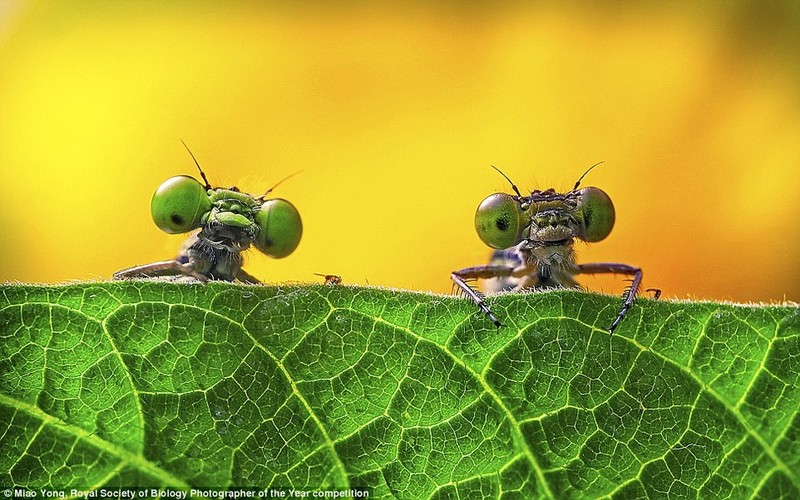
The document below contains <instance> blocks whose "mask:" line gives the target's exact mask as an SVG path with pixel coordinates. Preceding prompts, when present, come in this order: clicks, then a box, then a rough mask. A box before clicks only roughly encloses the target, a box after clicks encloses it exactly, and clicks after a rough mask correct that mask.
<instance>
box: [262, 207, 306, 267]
mask: <svg viewBox="0 0 800 500" xmlns="http://www.w3.org/2000/svg"><path fill="white" fill-rule="evenodd" d="M256 224H258V228H259V231H258V235H257V236H256V241H255V242H254V244H255V246H256V248H258V249H259V250H261V251H262V252H264V253H265V254H267V255H269V256H270V257H273V258H275V259H280V258H282V257H286V256H287V255H289V254H290V253H292V252H294V249H295V248H297V245H298V244H299V243H300V237H301V236H303V222H302V221H301V220H300V214H299V213H298V212H297V209H296V208H294V205H292V204H291V203H289V202H288V201H286V200H284V199H281V198H276V199H274V200H267V201H265V202H264V204H263V205H261V209H260V210H259V211H258V212H256Z"/></svg>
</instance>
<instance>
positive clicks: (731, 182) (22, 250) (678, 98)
mask: <svg viewBox="0 0 800 500" xmlns="http://www.w3.org/2000/svg"><path fill="white" fill-rule="evenodd" d="M799 49H800V3H798V2H796V1H782V2H781V1H778V2H759V1H739V2H701V3H697V4H696V3H695V2H689V1H686V2H670V3H669V4H668V5H666V4H664V5H662V4H659V3H639V2H622V3H620V4H619V5H617V6H615V5H612V4H611V3H604V4H602V6H599V4H598V5H595V6H594V7H587V5H585V4H584V3H583V2H551V3H548V2H533V3H530V4H528V3H523V2H520V3H515V2H500V3H495V2H491V3H490V2H486V3H481V2H467V3H461V2H445V1H440V2H434V3H423V2H411V3H404V2H398V3H378V4H373V3H371V2H356V3H353V4H342V3H337V4H336V5H335V6H334V5H333V4H329V3H325V2H319V3H317V2H189V1H179V2H163V3H162V2H156V1H145V2H94V1H74V2H25V1H17V0H0V172H1V173H2V187H3V200H2V201H3V208H2V211H0V256H1V258H0V282H2V281H22V282H47V283H59V282H69V281H73V280H94V279H107V278H108V277H109V276H110V275H111V274H112V273H113V272H114V271H116V270H118V269H121V268H125V267H129V266H132V265H136V264H144V263H148V262H153V261H157V260H163V259H166V258H170V257H172V256H174V255H175V253H176V252H177V250H178V248H179V247H180V245H181V242H182V241H183V237H182V236H170V235H167V234H165V233H161V232H160V231H159V230H158V228H156V226H155V225H154V224H153V223H152V221H151V219H150V214H149V203H150V197H151V195H152V193H153V192H154V190H155V189H156V187H157V186H158V185H159V184H160V183H161V182H162V181H163V180H165V179H166V178H168V177H170V176H173V175H177V174H188V175H192V176H195V177H196V176H197V174H196V170H195V167H194V164H193V163H192V160H191V158H190V157H189V155H188V154H187V152H186V151H185V150H184V148H183V146H182V145H181V142H180V141H181V139H183V140H185V141H186V143H187V144H188V145H189V147H190V148H191V149H192V151H193V153H194V154H195V156H196V157H197V158H198V161H199V162H200V164H201V165H202V166H203V168H204V170H205V171H206V173H207V174H208V176H209V179H210V180H211V182H212V183H213V184H216V185H219V186H224V187H227V186H229V185H237V186H238V187H240V188H241V189H242V190H244V191H248V192H253V193H256V194H260V193H261V192H263V191H264V190H265V189H266V188H268V187H269V186H271V185H273V184H274V183H275V182H276V181H277V180H279V179H281V178H283V177H284V176H286V175H288V174H291V173H293V172H296V171H299V170H302V173H301V174H300V175H298V176H296V177H293V178H292V179H290V180H288V181H286V182H285V183H284V184H282V185H281V186H280V187H278V188H277V189H276V190H275V191H274V192H273V194H274V195H275V196H278V197H283V198H287V199H289V200H291V201H292V202H293V203H294V204H295V205H296V206H297V207H298V209H299V210H300V212H301V214H302V217H303V221H304V225H305V233H304V236H303V240H302V241H301V243H300V247H299V248H298V250H297V251H296V252H295V253H294V254H292V255H291V256H289V257H287V258H286V259H283V260H271V259H269V258H268V257H266V256H264V255H261V254H259V253H258V252H257V251H255V250H251V251H250V252H248V254H247V256H246V259H247V261H246V265H245V269H247V270H248V271H249V272H250V273H251V274H253V275H255V276H257V277H259V278H261V279H262V280H264V281H267V282H284V281H293V282H321V279H320V278H318V277H316V276H314V274H313V273H326V274H338V275H341V276H343V278H344V280H345V282H346V283H355V284H367V283H368V284H370V285H379V286H390V287H400V288H407V289H413V290H420V291H428V290H430V291H435V292H449V291H450V289H451V285H450V280H449V274H450V272H451V271H453V270H455V269H459V268H462V267H467V266H472V265H478V264H481V263H484V262H485V261H486V259H487V257H488V254H489V249H488V248H486V247H485V246H483V244H482V243H481V241H480V240H479V239H478V237H477V236H476V234H475V231H474V227H473V216H474V212H475V208H476V207H477V206H478V203H479V202H480V201H481V200H482V199H483V198H484V197H485V196H487V195H489V194H491V193H492V192H496V191H506V192H508V191H509V186H508V185H507V183H506V181H505V180H504V179H503V178H502V177H500V176H499V175H498V174H497V173H496V172H495V171H494V170H492V169H491V168H490V165H497V166H499V167H500V168H501V169H503V171H504V172H505V173H506V174H507V175H508V176H509V177H511V179H513V180H514V181H515V182H516V184H517V185H518V186H519V187H520V188H521V189H522V190H523V191H529V190H531V189H533V188H547V187H555V188H557V189H569V188H570V187H571V186H572V185H573V183H574V182H575V181H576V180H577V178H578V177H579V176H580V175H581V174H582V173H583V172H584V170H586V168H588V167H589V166H590V165H592V164H593V163H595V162H598V161H604V162H605V163H604V164H603V165H601V166H600V167H598V168H596V169H594V170H593V171H592V172H591V173H590V174H589V175H588V176H587V177H586V179H585V180H584V182H583V185H584V186H589V185H594V186H598V187H600V188H602V189H603V190H605V191H606V192H608V193H609V195H610V196H611V197H612V199H613V200H614V202H615V205H616V209H617V226H616V227H615V229H614V231H613V232H612V233H611V235H610V236H609V238H608V239H606V240H605V241H602V242H599V243H595V244H591V245H587V244H579V245H578V251H579V261H580V262H592V261H613V262H622V263H627V264H632V265H639V266H642V267H643V269H644V271H645V283H644V285H645V286H646V287H658V288H661V289H662V290H663V292H664V295H665V296H666V297H679V298H689V297H691V298H711V299H729V300H736V301H767V302H775V301H780V300H783V299H789V300H794V301H798V300H800V279H799V278H800V261H799V260H798V255H799V254H800V252H798V243H800V235H799V234H798V221H800V202H799V201H798V196H799V195H800V59H798V58H797V55H798V50H799ZM582 283H583V284H584V285H586V286H587V287H588V288H591V289H593V290H598V291H605V292H608V293H619V292H620V291H621V290H622V289H623V287H624V283H623V282H622V277H616V278H609V279H605V278H602V279H601V278H597V277H586V278H584V279H582Z"/></svg>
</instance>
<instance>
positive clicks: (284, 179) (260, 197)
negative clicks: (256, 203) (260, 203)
mask: <svg viewBox="0 0 800 500" xmlns="http://www.w3.org/2000/svg"><path fill="white" fill-rule="evenodd" d="M301 172H302V170H298V171H297V172H295V173H293V174H289V175H287V176H286V177H284V178H283V179H281V180H279V181H278V182H276V183H275V185H274V186H272V187H271V188H269V189H267V192H266V193H264V194H262V195H261V196H259V197H258V199H260V200H263V199H264V197H265V196H267V195H268V194H270V193H271V192H272V190H273V189H275V188H276V187H278V186H280V185H281V184H282V183H283V181H286V180H288V179H290V178H292V177H294V176H295V175H297V174H299V173H301Z"/></svg>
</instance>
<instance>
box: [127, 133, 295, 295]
mask: <svg viewBox="0 0 800 500" xmlns="http://www.w3.org/2000/svg"><path fill="white" fill-rule="evenodd" d="M185 145H186V144H185V143H184V146H185ZM186 149H187V151H188V149H189V148H188V147H187V148H186ZM189 154H190V155H191V156H192V159H193V160H194V162H195V165H197V169H198V170H199V171H200V177H201V178H202V179H203V182H204V183H205V184H201V183H200V182H199V181H198V180H197V179H195V178H193V177H190V176H187V175H178V176H175V177H171V178H169V179H167V180H166V181H164V182H163V183H161V185H160V186H159V187H158V189H156V192H155V194H153V198H152V200H151V201H150V214H151V215H152V217H153V222H155V224H156V226H158V227H159V228H160V229H161V230H162V231H164V232H166V233H169V234H181V233H187V232H189V231H194V230H198V229H199V231H197V232H196V233H194V234H193V235H191V236H190V237H189V238H188V239H187V240H186V241H185V242H184V244H183V247H182V248H181V250H180V253H179V254H178V256H177V257H176V258H175V259H172V260H166V261H162V262H154V263H152V264H145V265H142V266H136V267H132V268H129V269H124V270H122V271H118V272H116V273H114V279H125V278H147V277H163V276H184V277H189V278H191V279H192V280H197V281H208V280H223V281H235V280H238V281H241V282H243V283H260V281H259V280H258V279H256V278H255V277H253V276H251V275H250V274H248V273H247V272H246V271H244V269H242V264H243V257H242V252H244V251H245V250H247V249H248V248H250V245H251V244H252V245H253V246H254V247H255V248H256V249H258V250H259V251H261V252H262V253H264V254H266V255H268V256H269V257H273V258H276V259H280V258H283V257H286V256H287V255H290V254H291V253H292V252H294V250H295V249H296V248H297V246H298V245H299V243H300V238H301V237H302V235H303V223H302V220H301V219H300V213H299V212H298V211H297V209H296V208H295V206H294V205H292V204H291V203H290V202H288V201H286V200H284V199H281V198H273V199H266V196H267V195H268V194H269V193H270V192H271V191H272V190H273V189H275V187H277V186H278V184H280V183H281V182H283V181H284V180H286V179H288V177H286V178H284V179H283V180H281V181H280V182H278V183H276V184H275V186H273V187H272V188H270V189H269V190H267V191H266V192H265V193H264V194H263V195H261V196H253V195H251V194H247V193H243V192H241V191H240V190H239V189H238V188H236V187H231V188H228V189H225V188H215V187H212V186H211V184H209V182H208V179H207V178H206V174H205V173H204V172H203V169H202V168H200V164H199V163H197V160H196V159H195V157H194V155H193V154H192V152H191V151H189ZM293 175H294V174H293ZM289 177H291V176H289Z"/></svg>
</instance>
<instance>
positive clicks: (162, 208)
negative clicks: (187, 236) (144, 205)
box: [150, 175, 211, 234]
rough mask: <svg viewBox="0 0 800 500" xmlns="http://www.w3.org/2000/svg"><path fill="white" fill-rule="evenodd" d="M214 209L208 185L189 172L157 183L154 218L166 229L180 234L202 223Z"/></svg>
mask: <svg viewBox="0 0 800 500" xmlns="http://www.w3.org/2000/svg"><path fill="white" fill-rule="evenodd" d="M210 209H211V200H210V199H209V198H208V193H206V188H205V187H204V186H203V185H202V184H200V183H199V182H197V180H195V179H193V178H192V177H189V176H186V175H177V176H175V177H170V178H169V179H167V180H165V181H164V182H162V183H161V185H160V186H158V189H157V190H156V192H155V194H154V195H153V199H152V200H150V214H151V215H152V216H153V221H154V222H155V223H156V225H157V226H158V227H159V228H160V229H161V230H162V231H164V232H165V233H170V234H178V233H185V232H187V231H191V230H192V229H196V228H198V227H200V224H201V223H202V219H203V215H204V214H205V213H206V212H208V211H209V210H210Z"/></svg>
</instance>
